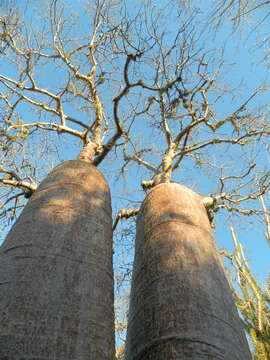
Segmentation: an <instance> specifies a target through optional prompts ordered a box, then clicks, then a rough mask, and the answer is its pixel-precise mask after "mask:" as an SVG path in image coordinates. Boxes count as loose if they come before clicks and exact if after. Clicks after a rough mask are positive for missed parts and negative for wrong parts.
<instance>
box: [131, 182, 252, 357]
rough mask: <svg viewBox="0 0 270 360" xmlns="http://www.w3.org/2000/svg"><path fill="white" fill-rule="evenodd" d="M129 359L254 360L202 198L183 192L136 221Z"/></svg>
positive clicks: (160, 193) (157, 190)
mask: <svg viewBox="0 0 270 360" xmlns="http://www.w3.org/2000/svg"><path fill="white" fill-rule="evenodd" d="M125 359H127V360H146V359H147V360H148V359H149V360H150V359H151V360H174V359H177V360H178V359H179V360H180V359H196V360H199V359H226V360H240V359H241V360H248V359H251V356H250V352H249V348H248V344H247V341H246V338H245V335H244V331H243V329H242V324H241V322H240V319H239V316H238V313H237V311H236V307H235V305H234V303H233V299H232V295H231V291H230V288H229V285H228V283H227V281H226V278H225V275H224V271H223V265H222V263H221V260H220V258H219V255H218V250H217V246H216V244H215V240H214V237H213V234H212V231H211V228H210V225H209V221H208V218H207V214H206V211H205V209H204V206H203V204H202V201H201V197H200V196H199V195H197V194H195V193H194V192H193V191H191V190H190V189H188V188H185V187H183V186H181V185H178V184H160V185H158V186H156V187H154V188H153V189H152V191H151V192H150V193H149V194H148V196H147V197H146V199H145V200H144V202H143V204H142V206H141V209H140V211H139V213H138V218H137V233H136V246H135V261H134V268H133V279H132V289H131V300H130V310H129V317H128V333H127V345H126V354H125Z"/></svg>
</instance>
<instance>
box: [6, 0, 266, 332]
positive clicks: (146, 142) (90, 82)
mask: <svg viewBox="0 0 270 360" xmlns="http://www.w3.org/2000/svg"><path fill="white" fill-rule="evenodd" d="M81 6H82V8H81V10H80V11H79V12H76V11H75V9H74V8H73V6H72V4H68V3H66V2H61V1H56V0H54V1H48V2H45V3H44V4H42V5H41V6H40V7H39V8H34V7H33V5H30V4H28V3H27V2H22V3H20V4H18V7H17V8H15V7H12V8H11V7H8V6H7V8H6V9H5V8H4V7H3V10H2V11H3V12H2V14H1V61H2V60H3V61H5V67H3V68H2V70H1V74H0V91H1V121H2V128H1V146H2V157H1V169H0V170H1V174H2V176H1V179H0V181H1V185H2V189H3V190H2V191H3V200H2V204H1V209H2V217H3V221H5V220H6V221H8V220H13V219H15V218H16V217H17V215H18V214H19V213H20V209H21V208H22V207H23V206H24V204H25V197H26V198H29V197H30V196H31V194H32V193H33V192H34V191H35V189H36V188H37V185H38V184H39V181H40V179H41V178H42V177H44V176H45V175H46V174H47V172H48V171H49V170H50V169H51V167H52V163H55V162H57V161H59V162H60V161H62V160H64V159H68V158H72V157H73V158H74V157H75V155H74V154H75V153H76V152H78V147H79V148H80V147H82V146H85V145H86V146H87V148H88V149H89V151H90V152H91V154H92V163H93V165H95V166H99V168H100V169H101V171H102V172H103V173H104V174H105V176H106V175H107V179H108V180H110V181H109V184H110V187H111V189H113V188H114V187H116V188H117V189H118V190H117V191H118V196H119V194H120V193H121V192H120V190H119V187H117V186H119V185H116V184H115V183H114V180H115V181H118V183H120V187H124V186H125V187H126V189H127V190H126V191H127V192H126V194H130V193H131V192H132V193H133V194H134V195H133V196H128V195H125V198H127V200H122V199H120V200H119V197H118V200H119V202H118V204H117V206H116V207H114V212H115V215H116V213H117V210H119V209H120V208H121V207H122V205H124V206H125V207H126V209H125V210H124V211H121V212H120V213H119V215H118V216H117V217H116V222H115V226H114V228H116V225H117V223H119V222H118V219H120V218H121V217H128V216H130V215H132V214H136V213H137V208H138V207H139V204H140V202H141V201H142V199H143V197H144V195H145V194H144V191H145V192H147V191H149V189H151V188H152V187H153V188H155V186H157V185H159V184H161V183H170V182H171V181H172V180H173V181H176V182H179V183H182V184H185V185H186V186H189V187H193V188H194V190H196V191H197V192H199V193H201V194H202V195H204V196H205V195H209V196H208V197H207V199H208V200H207V201H206V202H205V204H206V205H207V213H208V217H209V220H210V222H211V224H212V226H214V223H215V214H217V216H218V214H220V213H222V212H223V213H225V212H226V211H228V212H229V214H232V215H234V214H236V215H239V216H244V215H256V214H260V213H261V211H260V210H258V208H257V206H256V205H254V204H255V202H254V200H256V199H258V198H259V196H260V195H262V194H264V195H265V196H266V198H267V194H268V188H269V173H268V172H267V169H266V166H265V163H264V162H263V161H262V159H263V156H264V155H265V153H266V152H267V141H266V138H267V136H269V131H270V130H269V123H268V122H267V120H266V118H267V109H266V108H265V107H256V98H257V97H259V96H260V95H261V94H262V93H263V90H264V88H263V87H262V86H256V88H254V89H253V90H252V91H249V92H245V93H244V94H243V93H241V88H237V89H236V90H235V89H234V88H235V83H234V82H233V81H232V79H230V80H231V82H232V84H230V81H228V82H227V83H226V73H225V75H224V72H226V64H227V60H228V58H226V56H227V53H226V47H223V44H221V43H218V42H216V43H213V42H211V44H210V42H209V38H210V35H209V33H208V28H207V27H205V24H204V23H203V19H202V17H201V12H197V11H196V9H195V8H192V6H193V5H189V6H191V7H188V6H187V4H185V2H182V3H178V2H174V1H168V2H167V3H166V4H165V5H164V6H157V5H156V4H154V3H151V2H148V3H145V2H142V3H138V4H136V5H132V4H126V3H125V2H120V3H116V2H113V1H95V2H92V1H89V2H87V1H85V2H84V3H83V4H81ZM193 10H194V11H193ZM44 14H46V15H48V16H46V17H44ZM168 19H170V20H168ZM217 44H218V48H216V45H217ZM213 45H214V46H213ZM229 61H230V59H229ZM230 85H231V86H230ZM233 89H234V90H233ZM238 91H239V92H238ZM222 104H225V106H224V105H222ZM258 141H259V142H258ZM33 154H36V155H37V156H33ZM112 174H113V176H112ZM206 178H207V179H208V180H207V183H206V180H205V179H206ZM153 190H154V189H153ZM114 194H115V192H114ZM122 194H123V193H122ZM134 203H136V209H135V210H132V208H133V206H131V205H133V204H134ZM116 244H117V241H116ZM120 248H121V250H120V251H119V249H120ZM122 249H123V246H121V245H120V247H115V249H114V250H115V253H116V257H117V256H118V255H119V253H120V252H121V251H122ZM127 262H132V261H130V259H129V258H127ZM116 267H117V265H116ZM127 274H128V276H129V275H130V269H128V270H127ZM116 276H117V279H120V280H119V282H122V283H124V282H123V279H125V276H126V273H125V271H124V272H123V269H121V268H120V267H119V268H118V269H116ZM116 285H118V283H117V284H116ZM120 328H121V327H120Z"/></svg>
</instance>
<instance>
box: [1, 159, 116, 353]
mask: <svg viewBox="0 0 270 360" xmlns="http://www.w3.org/2000/svg"><path fill="white" fill-rule="evenodd" d="M0 313H1V316H0V359H1V360H4V359H6V360H19V359H20V360H34V359H35V360H41V359H42V360H86V359H87V360H112V359H114V311H113V268H112V213H111V200H110V191H109V187H108V184H107V182H106V181H105V179H104V177H103V175H102V174H101V173H100V172H99V170H98V169H97V168H96V167H94V166H92V165H90V164H89V163H87V162H85V161H79V160H74V161H67V162H65V163H63V164H61V165H59V166H57V167H56V168H55V169H54V170H53V171H52V172H51V173H50V174H49V175H48V176H47V178H46V179H45V180H44V181H43V182H42V183H41V185H40V186H39V188H38V189H37V191H36V192H35V193H34V195H33V196H32V197H31V199H30V201H29V202H28V204H27V205H26V207H25V209H24V210H23V212H22V214H21V216H20V217H19V219H18V220H17V222H16V223H15V225H14V226H13V228H12V229H11V231H10V232H9V234H8V236H7V238H6V240H5V242H4V243H3V245H2V247H1V249H0Z"/></svg>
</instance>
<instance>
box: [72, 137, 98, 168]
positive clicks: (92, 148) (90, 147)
mask: <svg viewBox="0 0 270 360" xmlns="http://www.w3.org/2000/svg"><path fill="white" fill-rule="evenodd" d="M96 150H97V145H96V144H94V143H92V142H91V141H90V142H88V143H87V144H86V145H85V146H84V147H83V148H82V150H81V152H80V153H79V155H78V157H77V159H78V160H83V161H87V162H89V163H92V162H93V159H94V156H95V154H96Z"/></svg>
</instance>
